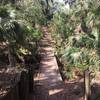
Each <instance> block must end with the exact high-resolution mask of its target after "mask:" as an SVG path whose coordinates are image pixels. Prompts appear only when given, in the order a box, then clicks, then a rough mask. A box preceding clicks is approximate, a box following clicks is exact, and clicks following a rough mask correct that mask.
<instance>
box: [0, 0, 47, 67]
mask: <svg viewBox="0 0 100 100" xmlns="http://www.w3.org/2000/svg"><path fill="white" fill-rule="evenodd" d="M44 21H45V17H44V15H43V13H42V11H41V5H40V4H39V3H38V2H37V1H35V2H33V1H32V0H30V1H28V2H27V1H23V0H22V1H17V2H15V3H14V2H11V1H10V0H9V1H6V0H3V1H2V2H1V3H0V48H1V49H0V50H1V53H0V58H1V59H0V63H1V64H2V63H5V64H9V65H10V66H12V67H14V66H15V64H17V63H22V64H25V63H27V64H28V63H34V64H36V62H38V61H37V54H38V53H37V50H38V40H39V39H40V38H41V37H42V35H43V34H42V31H41V29H40V28H39V27H38V26H39V25H42V24H43V23H44Z"/></svg>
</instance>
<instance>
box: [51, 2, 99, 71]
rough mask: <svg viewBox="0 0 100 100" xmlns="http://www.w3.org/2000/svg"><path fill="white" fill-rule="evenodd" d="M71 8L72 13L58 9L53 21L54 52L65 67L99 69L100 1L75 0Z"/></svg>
mask: <svg viewBox="0 0 100 100" xmlns="http://www.w3.org/2000/svg"><path fill="white" fill-rule="evenodd" d="M69 7H70V9H69V13H66V12H56V13H55V14H54V16H53V19H52V21H51V25H50V29H51V31H52V33H53V34H52V36H53V37H54V40H55V41H56V42H57V43H56V46H55V52H56V54H57V55H58V56H59V55H60V56H59V57H61V61H62V63H63V64H64V66H65V67H66V68H72V67H79V68H81V69H87V68H89V67H90V68H99V67H100V55H99V52H100V49H99V48H100V46H99V42H100V39H99V38H100V21H99V20H100V12H99V10H100V1H99V0H96V1H95V0H92V1H90V0H84V1H80V0H76V1H75V3H74V4H73V5H71V6H69ZM66 11H67V10H66Z"/></svg>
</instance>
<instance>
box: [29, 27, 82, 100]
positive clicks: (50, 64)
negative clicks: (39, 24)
mask: <svg viewBox="0 0 100 100" xmlns="http://www.w3.org/2000/svg"><path fill="white" fill-rule="evenodd" d="M43 31H44V37H43V38H42V39H41V40H40V43H39V44H40V56H41V61H40V74H39V75H38V77H37V78H36V79H35V82H36V83H35V85H36V87H35V94H34V95H33V94H32V98H31V99H30V100H82V99H79V97H78V96H77V95H75V94H73V95H72V93H71V92H70V90H71V89H72V85H71V84H68V88H67V86H66V85H65V84H64V83H63V81H62V78H61V75H60V73H59V70H58V65H57V62H56V58H55V56H54V49H53V48H52V38H51V34H50V33H49V32H48V31H47V28H46V27H44V28H43Z"/></svg>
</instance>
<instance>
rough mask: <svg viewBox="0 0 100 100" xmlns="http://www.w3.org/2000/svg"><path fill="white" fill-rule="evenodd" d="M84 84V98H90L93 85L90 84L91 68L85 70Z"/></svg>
mask: <svg viewBox="0 0 100 100" xmlns="http://www.w3.org/2000/svg"><path fill="white" fill-rule="evenodd" d="M84 85H85V94H84V100H90V96H91V86H90V71H89V70H85V72H84Z"/></svg>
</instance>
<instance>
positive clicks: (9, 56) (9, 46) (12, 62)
mask: <svg viewBox="0 0 100 100" xmlns="http://www.w3.org/2000/svg"><path fill="white" fill-rule="evenodd" d="M12 53H13V49H12V45H11V43H9V42H8V60H9V66H10V67H15V60H14V57H13V55H12Z"/></svg>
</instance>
